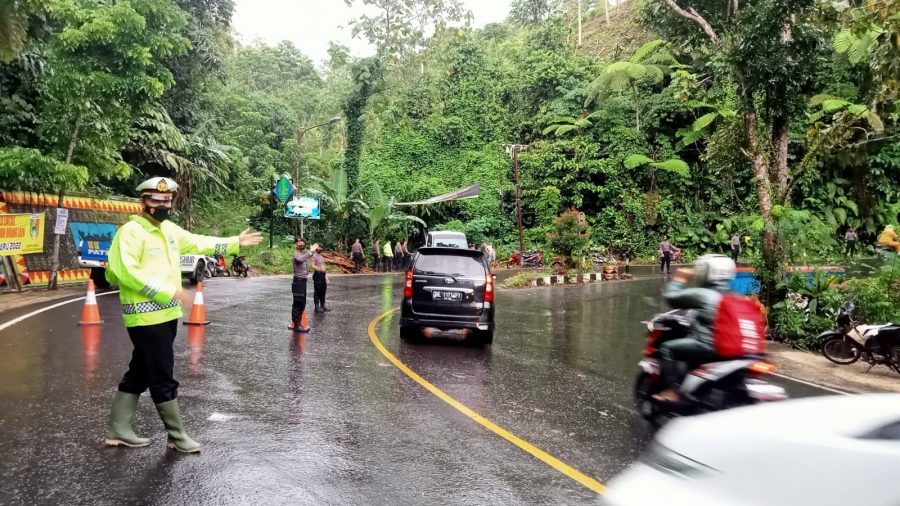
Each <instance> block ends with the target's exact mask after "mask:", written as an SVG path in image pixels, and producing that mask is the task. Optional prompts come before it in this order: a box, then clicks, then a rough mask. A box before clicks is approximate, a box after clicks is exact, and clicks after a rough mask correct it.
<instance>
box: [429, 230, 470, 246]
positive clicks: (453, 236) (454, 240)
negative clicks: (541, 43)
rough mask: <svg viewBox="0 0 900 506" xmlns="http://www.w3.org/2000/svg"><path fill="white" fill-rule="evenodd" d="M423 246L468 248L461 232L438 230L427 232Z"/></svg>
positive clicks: (464, 235) (464, 236) (467, 243)
mask: <svg viewBox="0 0 900 506" xmlns="http://www.w3.org/2000/svg"><path fill="white" fill-rule="evenodd" d="M425 246H426V247H428V248H459V249H469V242H468V240H466V234H464V233H462V232H451V231H449V230H439V231H437V232H428V235H427V236H426V237H425Z"/></svg>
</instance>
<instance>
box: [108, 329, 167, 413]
mask: <svg viewBox="0 0 900 506" xmlns="http://www.w3.org/2000/svg"><path fill="white" fill-rule="evenodd" d="M177 332H178V320H172V321H168V322H163V323H157V324H156V325H144V326H140V327H128V337H129V338H131V343H132V344H133V345H134V350H132V352H131V362H130V363H129V364H128V371H127V372H126V373H125V376H123V377H122V382H121V383H119V391H120V392H125V393H128V394H136V395H140V394H142V393H143V392H144V391H145V390H147V389H148V388H149V389H150V397H151V398H153V403H154V404H160V403H163V402H168V401H171V400H172V399H175V398H177V397H178V382H177V381H175V378H173V377H172V375H173V372H172V370H173V368H174V367H175V355H174V352H173V351H172V344H173V343H174V342H175V334H176V333H177Z"/></svg>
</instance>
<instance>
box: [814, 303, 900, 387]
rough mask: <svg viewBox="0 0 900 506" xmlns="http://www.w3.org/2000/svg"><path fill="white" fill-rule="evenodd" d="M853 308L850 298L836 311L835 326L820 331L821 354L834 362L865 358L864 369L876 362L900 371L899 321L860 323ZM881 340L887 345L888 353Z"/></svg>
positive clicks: (871, 366)
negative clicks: (825, 330) (835, 328)
mask: <svg viewBox="0 0 900 506" xmlns="http://www.w3.org/2000/svg"><path fill="white" fill-rule="evenodd" d="M855 310H856V306H855V305H854V304H853V302H850V301H847V302H844V304H843V305H841V309H840V311H838V315H837V326H838V329H837V330H829V331H828V332H823V333H821V334H819V337H818V342H819V343H820V344H821V346H822V354H823V355H825V358H827V359H828V360H830V361H832V362H834V363H835V364H842V365H844V364H852V363H854V362H856V361H858V360H862V361H864V362H868V364H869V369H867V370H866V372H868V371H869V370H871V369H872V368H873V367H875V366H876V365H884V366H887V367H888V368H889V369H891V370H893V371H895V372H897V373H898V374H900V325H894V324H891V323H887V324H883V325H861V324H860V323H859V322H857V321H856V317H855V315H854V311H855ZM883 343H888V344H889V346H890V349H891V352H890V353H889V354H887V355H886V354H885V353H884V348H883Z"/></svg>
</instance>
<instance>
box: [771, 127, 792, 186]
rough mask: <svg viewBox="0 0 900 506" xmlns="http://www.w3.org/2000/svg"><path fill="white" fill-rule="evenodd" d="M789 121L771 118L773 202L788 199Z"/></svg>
mask: <svg viewBox="0 0 900 506" xmlns="http://www.w3.org/2000/svg"><path fill="white" fill-rule="evenodd" d="M789 130H790V120H789V119H788V118H786V117H784V116H780V115H777V116H775V117H774V118H772V174H771V176H772V183H773V184H774V185H775V188H774V193H775V201H776V202H786V201H787V199H788V195H787V189H788V145H789V144H790V142H791V138H790V131H789Z"/></svg>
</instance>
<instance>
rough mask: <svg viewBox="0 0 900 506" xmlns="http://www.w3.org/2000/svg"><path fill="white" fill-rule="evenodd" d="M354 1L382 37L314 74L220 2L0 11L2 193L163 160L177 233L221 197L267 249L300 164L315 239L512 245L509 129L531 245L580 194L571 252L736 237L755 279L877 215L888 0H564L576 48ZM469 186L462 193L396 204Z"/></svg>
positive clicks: (95, 185) (898, 157)
mask: <svg viewBox="0 0 900 506" xmlns="http://www.w3.org/2000/svg"><path fill="white" fill-rule="evenodd" d="M349 3H351V4H352V3H356V4H365V5H368V6H369V7H370V10H368V11H366V12H368V13H369V14H367V15H363V16H360V17H359V18H358V19H356V20H352V22H351V25H352V26H353V27H354V31H355V33H357V34H358V35H360V36H363V37H366V38H368V39H369V40H370V41H371V42H372V44H373V47H375V48H376V50H377V54H376V55H375V56H372V57H367V58H353V57H351V56H350V55H349V52H348V49H347V48H346V47H343V46H340V45H338V44H332V45H331V48H330V49H329V52H328V58H327V59H326V61H324V62H322V63H321V64H320V65H316V64H314V62H313V61H312V60H311V59H310V58H309V57H308V56H306V55H304V54H303V52H302V49H303V48H297V47H294V46H293V45H292V44H290V43H288V42H283V43H281V44H278V45H276V46H267V45H262V44H251V45H241V44H239V43H237V42H236V41H235V40H234V39H233V36H232V35H231V33H230V23H231V16H232V10H233V5H232V0H204V1H199V0H115V1H101V0H46V1H17V2H12V3H11V4H8V3H7V4H4V7H3V9H6V11H2V12H3V13H4V22H3V24H2V25H0V59H2V60H4V61H5V60H8V62H7V63H0V187H5V188H16V189H29V190H46V191H62V190H69V191H72V190H81V189H90V191H98V192H116V193H126V194H127V193H129V192H130V188H132V187H133V185H134V183H135V182H136V181H137V180H139V179H142V178H144V177H146V176H149V175H155V174H163V175H170V176H173V177H175V178H176V179H177V180H178V182H179V183H180V184H181V186H182V196H181V197H180V198H179V201H178V210H179V211H180V219H182V221H183V222H184V223H185V224H186V225H187V226H189V227H190V226H193V225H194V223H195V222H198V225H199V220H198V217H202V218H203V219H209V217H210V213H209V212H208V210H209V209H221V207H220V206H222V205H223V204H224V206H225V207H226V208H229V209H240V210H242V211H246V213H247V214H248V215H249V216H246V217H248V218H250V219H251V223H252V224H253V225H254V226H257V227H259V228H261V229H263V230H265V231H268V230H269V228H270V226H271V228H272V231H273V234H274V235H275V236H277V237H276V240H275V241H274V243H275V244H276V245H283V244H284V243H283V241H282V240H281V239H282V238H283V236H286V235H290V234H292V233H293V232H294V227H293V223H291V222H288V221H287V220H285V219H284V218H282V217H281V210H280V209H279V208H278V207H277V206H276V205H275V204H274V202H273V199H272V198H271V197H270V189H271V187H272V185H273V183H274V182H275V180H276V179H277V177H280V175H281V174H282V173H288V174H291V175H293V174H297V176H298V178H299V181H296V183H297V185H298V186H299V187H300V188H301V189H302V190H303V191H304V192H305V193H314V192H318V193H319V194H320V195H322V196H323V197H324V198H323V212H324V216H325V219H323V220H321V221H320V222H317V223H307V227H306V230H305V232H306V234H307V235H308V236H309V237H310V239H311V240H314V241H321V242H323V243H325V244H326V245H327V246H330V247H334V246H338V245H340V246H344V247H346V245H347V241H349V240H350V238H352V237H361V238H368V240H369V241H372V240H374V239H379V238H381V239H384V238H390V239H392V240H396V238H397V237H403V236H406V235H407V234H411V235H412V234H414V232H415V231H416V229H417V228H420V227H421V224H420V223H427V225H428V227H429V228H451V229H458V230H461V231H463V232H466V233H467V235H469V237H470V240H471V242H473V243H478V242H480V241H482V240H489V241H492V242H494V243H495V244H496V246H497V248H498V251H499V253H500V255H501V257H502V256H504V254H508V253H509V252H510V251H511V250H512V249H514V248H518V235H517V233H516V205H515V200H516V199H515V183H514V171H513V163H512V159H511V157H510V153H509V151H508V150H507V149H505V147H506V146H507V145H509V144H527V145H529V149H528V150H527V151H523V152H522V153H520V155H519V157H518V158H519V173H520V179H521V186H522V202H523V215H524V216H523V218H524V225H525V232H524V236H525V240H526V247H527V248H546V249H547V251H546V253H548V254H547V255H545V256H546V257H547V258H552V256H553V255H551V254H550V253H556V254H563V255H565V256H571V255H572V254H573V253H572V251H568V249H569V247H568V246H565V247H564V246H563V245H562V244H561V243H560V242H559V237H560V233H561V231H560V230H559V227H558V224H555V219H556V217H557V216H558V215H559V214H560V213H561V212H563V210H565V209H568V208H571V207H575V208H577V209H578V210H579V211H580V212H583V213H584V215H585V217H586V220H587V228H588V230H586V231H585V236H587V235H589V236H590V239H589V241H590V247H592V248H597V249H607V250H608V251H609V252H610V253H613V254H616V255H618V256H620V257H629V258H641V257H643V258H649V257H652V256H653V255H654V251H655V249H656V245H657V244H658V240H659V237H660V236H661V235H662V234H669V235H670V237H671V238H672V239H673V243H674V244H676V245H678V246H679V247H681V248H683V249H684V250H685V252H686V254H687V257H688V259H690V258H692V257H693V256H696V255H699V254H702V253H706V252H724V251H727V249H728V244H729V238H730V236H731V234H732V233H734V232H738V233H739V234H740V235H741V236H742V237H744V238H745V244H744V255H745V257H748V258H751V259H757V258H761V257H762V256H764V255H762V253H763V250H765V251H767V255H765V256H766V257H767V261H766V262H763V263H761V264H760V268H761V271H762V272H766V273H771V279H773V280H775V281H777V278H778V277H779V276H778V273H779V272H781V266H782V265H783V264H784V263H807V262H816V261H824V260H828V259H833V258H834V257H837V256H839V255H840V253H841V248H842V241H840V237H841V234H842V233H843V232H844V230H845V229H846V228H847V227H851V226H853V227H858V228H859V230H860V239H861V243H862V244H863V245H864V246H866V248H865V249H869V250H870V246H869V245H871V244H872V242H873V240H874V238H875V235H876V234H877V232H878V231H879V230H880V229H881V228H883V227H884V225H885V224H888V223H891V222H895V221H896V219H897V218H896V215H897V212H898V210H900V204H898V196H900V190H898V182H900V142H898V139H900V115H898V111H897V109H896V104H895V102H896V99H897V95H898V90H900V84H898V82H897V80H896V75H897V74H898V70H900V51H898V50H897V44H896V40H897V36H898V33H900V26H898V19H897V16H896V15H895V14H896V12H897V10H898V5H900V4H898V1H897V0H886V1H884V2H879V3H877V4H872V5H868V4H866V5H862V6H860V5H857V3H854V2H851V3H850V4H829V3H821V2H813V1H812V0H804V1H800V2H776V1H768V0H767V1H760V2H746V3H741V4H740V9H739V10H732V7H731V5H732V3H730V2H713V1H707V0H678V1H676V0H646V1H638V0H632V1H628V2H623V3H622V4H621V5H619V6H618V7H617V8H616V9H615V11H614V12H612V13H611V14H612V16H613V19H614V20H617V23H613V24H612V25H610V26H607V25H606V23H605V21H604V17H605V16H604V13H603V11H602V6H603V3H602V2H585V4H586V5H585V9H584V11H583V12H584V14H583V19H582V21H583V22H584V30H585V34H584V40H585V41H586V43H585V45H584V46H579V45H578V38H577V28H576V25H577V23H576V21H577V13H576V11H573V6H572V5H571V4H572V2H560V1H556V0H516V1H515V2H513V6H512V10H511V13H510V17H509V19H508V20H507V21H506V22H503V23H495V24H490V25H487V26H485V27H483V28H480V29H475V28H473V27H472V26H471V24H470V20H469V18H468V17H467V16H466V14H465V12H463V10H462V9H461V8H460V3H459V2H456V1H453V0H357V2H352V1H351V2H349ZM7 11H9V12H7ZM691 12H693V13H695V14H696V16H694V15H691V16H688V17H685V16H684V15H683V13H688V14H689V13H691ZM698 19H699V20H702V21H703V22H704V23H705V25H704V24H703V23H700V22H699V21H698ZM617 25H618V26H617ZM622 27H627V29H628V30H629V32H630V33H629V34H627V36H626V34H624V33H623V32H622V30H623V28H622ZM587 41H590V43H587ZM337 115H340V116H342V117H343V121H342V122H340V123H329V122H328V119H329V118H332V117H334V116H337ZM312 126H316V128H312V129H308V128H309V127H312ZM301 132H302V133H303V134H302V135H300V133H301ZM298 141H299V142H301V144H300V145H298ZM476 183H478V184H480V186H481V196H480V197H479V198H477V199H471V200H463V201H455V202H449V203H443V204H439V205H433V206H418V207H411V208H410V207H399V206H397V203H398V202H412V201H418V200H422V199H424V198H428V197H432V196H434V195H438V194H441V193H444V192H448V191H452V190H456V189H460V188H463V187H466V186H469V185H471V184H476ZM198 207H199V208H198ZM195 208H198V209H197V210H196V212H195ZM404 210H405V211H408V212H407V213H404V212H401V211H404ZM195 214H196V215H197V216H195ZM227 214H228V215H229V216H230V213H227ZM410 215H412V216H413V217H410ZM414 218H415V219H414ZM417 220H421V222H419V221H417ZM587 232H590V233H589V234H588V233H587ZM554 238H556V239H554ZM554 244H555V246H554ZM764 246H765V247H764ZM580 248H581V246H579V249H580ZM564 249H565V251H564ZM552 250H556V251H552ZM783 289H784V288H783V287H782V290H783Z"/></svg>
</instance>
